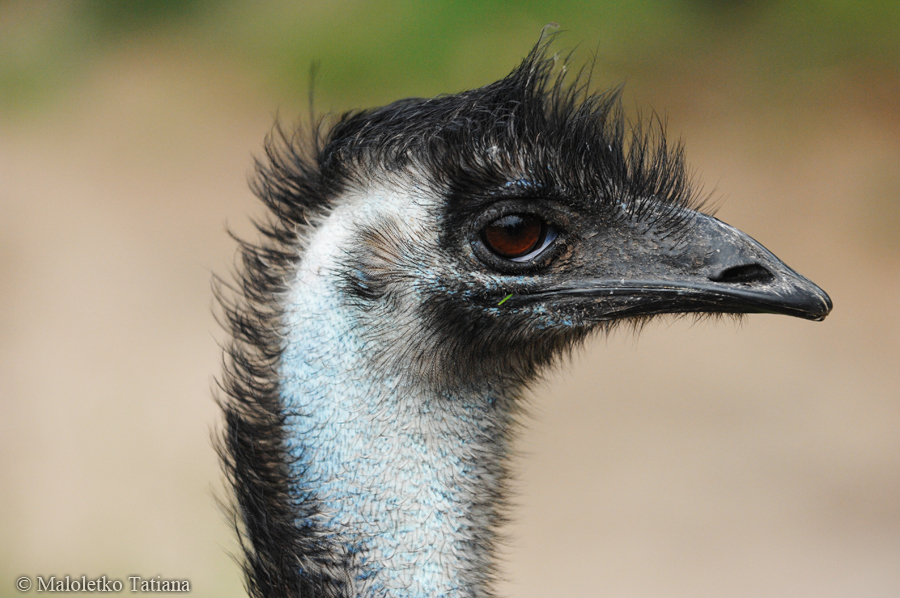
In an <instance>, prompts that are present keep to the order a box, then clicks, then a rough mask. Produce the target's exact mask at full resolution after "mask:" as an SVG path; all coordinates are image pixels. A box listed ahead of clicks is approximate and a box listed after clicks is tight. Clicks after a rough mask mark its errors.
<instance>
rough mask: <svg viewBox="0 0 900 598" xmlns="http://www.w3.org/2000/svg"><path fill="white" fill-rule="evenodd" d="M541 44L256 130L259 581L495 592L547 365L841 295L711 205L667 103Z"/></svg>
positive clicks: (246, 426) (230, 305) (243, 521)
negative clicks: (428, 92)
mask: <svg viewBox="0 0 900 598" xmlns="http://www.w3.org/2000/svg"><path fill="white" fill-rule="evenodd" d="M547 43H548V42H547V40H542V41H541V42H539V43H538V45H537V46H536V47H535V48H534V49H533V50H532V51H531V52H530V54H529V55H528V56H527V57H526V58H525V59H524V61H523V62H522V64H521V65H520V66H518V67H517V68H515V69H514V70H513V71H512V73H511V74H510V75H508V76H507V77H505V78H504V79H502V80H500V81H497V82H495V83H493V84H490V85H487V86H485V87H482V88H480V89H474V90H471V91H466V92H463V93H459V94H456V95H445V96H439V97H436V98H431V99H406V100H400V101H397V102H394V103H392V104H390V105H388V106H385V107H382V108H376V109H372V110H363V111H359V112H353V113H348V114H345V115H343V116H342V117H340V118H339V119H338V120H337V122H336V123H335V124H334V125H333V126H331V127H330V128H329V129H328V130H327V131H325V132H322V131H321V129H322V127H314V128H315V129H316V130H315V131H314V132H313V134H312V135H311V139H309V138H308V136H306V135H302V134H295V135H293V136H290V135H286V134H284V133H283V132H281V129H276V134H274V135H272V136H270V138H269V139H268V140H267V143H266V155H267V160H266V161H265V162H264V163H260V162H258V163H257V175H256V178H255V179H254V184H253V187H254V191H255V192H256V194H257V195H258V196H259V198H260V199H261V200H262V201H263V202H264V203H265V205H266V206H268V209H269V218H268V219H267V220H266V221H265V222H262V223H258V228H259V230H260V231H261V239H262V241H261V242H259V243H247V242H242V243H241V249H240V252H241V266H240V268H239V274H238V275H237V284H235V285H233V287H232V288H231V290H229V287H228V286H227V284H223V283H221V282H220V284H219V286H218V290H219V292H218V295H219V297H220V300H221V301H222V304H223V306H224V313H225V315H226V326H227V327H228V329H229V331H230V333H231V341H230V342H229V344H228V345H227V347H226V359H225V365H226V367H225V372H224V375H223V377H222V379H221V380H220V383H221V387H222V389H223V393H222V396H220V398H219V400H220V402H221V404H222V406H223V408H224V412H225V418H226V423H225V430H224V432H223V434H222V438H221V441H220V443H219V444H220V446H219V448H220V452H221V455H222V458H223V463H224V468H225V471H226V474H227V477H228V479H229V482H230V483H231V485H232V486H233V489H234V505H235V507H234V517H235V520H236V523H238V528H239V530H240V534H239V537H240V538H241V544H242V546H243V550H244V569H245V575H246V580H247V581H246V583H247V589H248V592H249V593H250V595H251V596H254V597H256V598H275V597H284V598H287V597H304V598H306V597H309V598H314V597H336V598H337V597H340V598H357V597H370V596H380V597H381V596H383V597H391V598H414V597H426V596H427V597H446V598H461V597H485V596H491V595H492V591H491V587H492V583H493V580H494V578H495V575H496V564H495V561H494V558H493V551H492V548H493V545H494V543H495V541H496V539H497V534H498V527H499V526H500V525H501V524H502V523H503V521H504V519H505V516H506V507H505V502H504V497H505V496H506V488H505V486H506V482H507V475H508V472H507V467H508V465H507V455H508V452H509V449H510V442H511V434H512V431H513V430H514V428H515V423H516V419H517V417H518V416H519V415H520V412H521V406H520V404H521V395H522V394H523V391H524V389H526V388H527V387H528V386H529V384H530V383H532V382H533V381H535V380H536V379H537V378H538V376H540V374H541V372H542V371H545V370H546V369H547V368H548V367H550V366H552V365H553V364H554V363H555V362H557V361H558V360H559V359H560V358H561V357H563V356H565V355H566V354H567V353H569V352H570V351H571V350H573V348H575V347H577V346H579V344H580V343H581V342H582V341H583V340H584V339H585V338H586V337H588V336H589V335H591V334H592V333H598V332H603V331H608V330H610V329H611V328H613V327H614V326H616V325H618V324H622V323H626V324H630V325H633V326H636V327H639V326H640V325H641V324H642V323H644V322H645V321H647V320H648V319H650V318H653V317H655V316H658V315H660V314H700V315H702V314H744V313H763V312H765V313H775V314H785V315H790V316H796V317H800V318H806V319H811V320H821V319H823V318H824V317H825V316H826V315H827V314H828V313H829V312H830V310H831V307H832V304H831V300H830V299H829V297H828V295H826V294H825V292H824V291H822V290H821V289H820V288H819V287H817V286H816V285H814V284H813V283H812V282H810V281H809V280H807V279H806V278H804V277H802V276H800V275H799V274H797V273H796V272H794V271H793V270H791V269H790V268H788V267H787V266H786V265H785V264H784V263H782V262H781V261H780V260H779V259H778V258H777V257H775V256H774V255H773V254H772V253H770V252H769V251H768V250H766V249H765V248H764V247H763V246H762V245H760V244H759V243H758V242H756V241H754V240H753V239H751V238H750V237H749V236H747V235H746V234H744V233H742V232H740V231H738V230H737V229H735V228H732V227H730V226H728V225H727V224H724V223H723V222H720V221H719V220H717V219H715V218H713V217H712V216H710V215H707V214H704V213H703V212H701V211H700V210H701V208H702V205H701V204H702V198H701V197H700V196H699V194H698V193H697V191H696V189H695V187H694V186H693V185H692V183H691V179H690V177H689V176H688V175H687V174H686V169H685V165H684V160H683V154H682V148H681V146H680V144H676V145H671V144H667V142H666V139H665V136H664V134H663V133H664V132H663V131H662V126H661V125H659V124H658V121H657V123H656V124H655V125H654V124H653V123H650V124H649V125H648V124H647V123H644V124H641V123H640V122H638V123H637V124H629V121H628V119H626V118H625V117H624V116H623V115H622V111H621V108H620V103H619V93H618V92H617V91H612V92H606V93H593V92H591V91H590V90H589V89H588V87H589V85H588V84H589V76H585V75H577V76H575V77H574V80H572V81H571V82H569V81H567V80H566V76H565V68H558V66H557V65H556V61H555V59H554V58H552V57H548V50H547ZM279 133H280V134H279Z"/></svg>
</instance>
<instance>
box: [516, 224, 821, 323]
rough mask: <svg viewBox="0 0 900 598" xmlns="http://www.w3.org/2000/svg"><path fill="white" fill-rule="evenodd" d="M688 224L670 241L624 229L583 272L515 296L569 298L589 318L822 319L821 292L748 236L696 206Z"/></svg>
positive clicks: (639, 230)
mask: <svg viewBox="0 0 900 598" xmlns="http://www.w3.org/2000/svg"><path fill="white" fill-rule="evenodd" d="M688 224H689V226H686V227H684V229H683V231H684V232H683V233H681V234H679V236H678V238H677V239H673V238H667V237H665V236H659V235H654V234H653V231H652V230H649V229H648V228H647V227H644V228H639V227H636V226H635V227H624V228H623V229H620V231H621V232H619V233H617V234H616V235H615V236H614V237H612V238H609V237H608V238H607V239H605V240H602V239H601V240H600V241H598V242H597V245H596V246H595V247H593V248H592V255H593V256H596V257H594V258H593V259H589V260H586V261H587V262H592V264H591V263H586V264H585V265H586V267H585V268H584V269H583V270H582V272H583V274H581V275H580V276H578V277H575V278H571V279H570V280H569V281H568V282H565V283H562V284H560V285H554V286H552V287H551V288H545V289H542V290H541V291H538V292H537V293H534V294H529V295H526V296H523V297H521V300H524V301H529V300H539V299H544V300H545V299H548V298H549V297H548V296H552V297H553V298H554V299H555V300H556V301H558V302H563V303H568V302H570V301H574V302H577V303H580V304H582V305H583V306H585V307H589V309H590V311H591V312H592V318H591V319H597V320H610V319H616V318H622V317H629V316H646V315H653V314H663V313H691V312H705V313H734V314H739V313H772V314H784V315H788V316H796V317H798V318H805V319H808V320H823V319H824V318H825V316H827V315H828V313H829V312H830V311H831V307H832V303H831V299H830V298H829V297H828V295H827V294H826V293H825V291H823V290H822V289H820V288H819V287H818V286H816V285H815V284H813V283H812V282H811V281H809V280H807V279H806V278H804V277H803V276H801V275H799V274H797V273H796V272H794V271H793V270H792V269H791V268H789V267H788V266H787V265H786V264H785V263H784V262H782V261H781V260H780V259H778V258H777V257H775V255H773V254H772V252H770V251H769V250H768V249H766V248H765V247H763V246H762V245H761V244H760V243H758V242H757V241H755V240H754V239H752V238H751V237H749V236H748V235H746V234H744V233H742V232H741V231H739V230H737V229H735V228H733V227H731V226H729V225H727V224H725V223H724V222H721V221H719V220H717V219H716V218H713V217H712V216H707V215H705V214H700V213H696V212H695V213H693V214H692V215H691V217H690V222H689V223H688ZM650 228H652V227H650ZM585 303H587V304H588V305H585Z"/></svg>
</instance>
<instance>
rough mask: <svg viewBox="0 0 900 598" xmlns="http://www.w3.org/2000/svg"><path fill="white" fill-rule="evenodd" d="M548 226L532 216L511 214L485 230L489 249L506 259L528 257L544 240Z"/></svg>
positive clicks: (492, 223)
mask: <svg viewBox="0 0 900 598" xmlns="http://www.w3.org/2000/svg"><path fill="white" fill-rule="evenodd" d="M545 235H546V225H545V224H544V221H543V220H541V219H540V218H538V217H537V216H534V215H532V214H510V215H508V216H503V217H502V218H498V219H496V220H494V221H493V222H491V223H490V224H488V225H487V227H485V229H484V242H485V244H486V245H487V246H488V248H489V249H490V250H491V251H493V252H494V253H496V254H497V255H499V256H500V257H503V258H506V259H514V258H517V257H522V256H524V255H528V254H529V253H530V252H532V251H534V249H535V248H536V247H537V246H538V245H539V244H540V243H541V241H543V240H544V236H545Z"/></svg>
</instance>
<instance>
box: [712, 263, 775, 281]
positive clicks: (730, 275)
mask: <svg viewBox="0 0 900 598" xmlns="http://www.w3.org/2000/svg"><path fill="white" fill-rule="evenodd" d="M709 279H710V280H711V281H713V282H724V283H737V282H758V283H766V282H771V281H773V280H775V276H774V275H773V274H772V273H771V272H769V270H768V269H767V268H765V267H764V266H761V265H759V264H741V265H740V266H733V267H731V268H725V269H724V270H722V271H721V272H718V273H716V274H712V275H710V277H709Z"/></svg>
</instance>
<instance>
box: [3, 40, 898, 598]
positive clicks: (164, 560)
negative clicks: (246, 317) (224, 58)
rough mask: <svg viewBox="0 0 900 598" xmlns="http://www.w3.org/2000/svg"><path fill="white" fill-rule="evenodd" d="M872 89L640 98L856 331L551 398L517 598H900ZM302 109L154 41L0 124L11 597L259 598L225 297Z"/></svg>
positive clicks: (734, 353) (600, 381) (634, 362)
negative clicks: (237, 526) (250, 576)
mask: <svg viewBox="0 0 900 598" xmlns="http://www.w3.org/2000/svg"><path fill="white" fill-rule="evenodd" d="M525 50H526V49H525V48H523V49H522V51H523V52H524V51H525ZM511 66H512V65H511V64H504V65H501V66H499V67H498V71H497V75H498V76H499V75H501V74H502V73H503V72H504V71H505V70H508V68H509V67H511ZM894 75H896V74H894ZM867 76H868V77H870V79H864V80H861V82H857V84H856V85H855V86H851V87H850V88H847V87H842V88H841V89H840V90H839V92H837V91H836V93H835V94H834V95H833V96H829V97H816V98H803V97H799V98H795V99H790V98H789V99H787V100H784V99H782V101H780V102H779V103H778V105H777V106H775V107H773V106H771V105H768V104H766V103H765V102H763V104H762V105H759V104H755V103H753V102H750V101H744V100H743V99H742V98H743V96H741V95H740V94H738V93H736V92H735V91H734V90H735V89H736V88H739V84H736V83H735V82H732V81H725V82H723V83H722V84H721V85H720V86H715V85H707V86H705V87H702V86H701V87H702V88H701V89H691V86H690V85H689V84H688V85H685V86H684V88H683V89H682V88H677V89H675V88H673V89H665V90H658V91H656V92H655V93H651V92H646V91H644V92H641V93H642V94H643V95H636V93H637V92H634V91H630V92H629V95H627V96H626V100H627V101H628V102H632V103H634V104H638V105H645V104H647V103H652V104H653V105H654V106H655V107H657V108H658V109H661V110H666V111H667V112H668V114H669V128H670V130H672V131H673V132H674V133H675V134H676V135H677V134H680V135H682V136H683V137H684V138H685V139H686V140H687V144H688V155H689V159H690V162H691V164H692V165H693V166H694V167H695V168H696V169H697V170H698V171H699V172H700V173H701V174H702V176H703V179H704V180H705V181H706V183H707V185H708V186H709V187H712V186H715V187H716V188H717V189H718V190H719V195H720V196H722V197H724V198H725V200H726V201H725V203H724V205H723V207H722V209H721V210H720V212H719V216H720V217H721V218H722V219H724V220H726V221H727V222H729V223H731V224H734V225H736V226H738V227H739V228H741V229H743V230H745V231H747V232H748V233H750V234H751V235H753V236H754V237H755V238H757V239H759V240H760V241H761V242H763V243H764V244H765V245H766V246H768V247H769V248H770V249H771V250H772V251H774V252H775V253H776V254H777V255H779V256H780V257H782V258H784V259H785V260H786V261H787V262H788V263H789V264H790V265H791V266H793V267H794V268H795V269H797V270H798V271H799V272H801V273H803V274H804V275H806V276H808V277H810V278H811V279H812V280H814V281H815V282H816V283H818V284H819V285H821V286H822V287H823V288H824V289H826V290H827V291H828V292H829V293H830V294H831V297H832V298H833V300H834V303H835V310H834V313H833V314H832V315H831V316H830V317H829V318H828V320H826V321H825V322H824V323H810V322H803V321H795V320H790V319H787V318H780V317H774V316H754V317H750V318H748V319H746V320H745V321H744V323H743V324H742V325H740V326H736V325H734V324H733V323H730V322H720V323H712V322H704V323H700V324H696V325H692V324H691V322H690V321H678V322H676V323H673V324H669V323H663V322H660V323H656V324H654V325H652V326H650V327H649V328H648V329H647V330H645V331H644V332H643V334H642V335H641V337H640V339H639V340H637V341H635V340H633V339H632V338H631V336H630V335H628V334H624V333H622V334H618V335H615V336H613V337H611V338H610V339H608V340H606V341H603V340H598V341H596V342H593V343H592V344H590V346H589V347H588V349H587V350H586V351H585V352H584V353H583V354H581V355H579V357H578V358H577V359H576V360H575V363H574V364H573V365H571V366H570V367H566V368H565V369H564V370H563V371H561V372H559V373H556V374H554V375H552V376H551V377H550V378H549V380H548V381H547V383H546V384H544V385H542V386H541V387H540V388H538V389H537V390H536V392H535V393H534V398H533V418H532V420H531V421H530V422H529V425H528V427H527V429H525V430H523V431H522V436H521V442H520V447H521V450H522V456H521V458H520V459H519V460H518V470H519V472H520V475H519V482H518V485H517V486H518V489H519V491H520V497H519V498H518V503H519V504H520V505H521V507H520V508H519V509H518V510H517V512H516V516H517V522H516V523H515V524H514V525H512V526H511V527H510V529H509V532H510V534H511V537H512V540H511V542H510V544H509V546H508V547H507V548H506V549H505V551H504V553H505V558H506V560H507V564H506V565H505V566H504V574H505V576H506V577H507V579H508V580H509V581H508V582H505V583H503V584H502V587H501V591H502V593H503V594H504V595H510V596H516V597H536V596H617V597H618V596H621V597H638V596H639V597H656V596H659V597H679V596H684V597H687V596H690V597H703V596H708V597H722V596H726V597H729V598H731V597H733V598H741V597H745V596H746V597H763V598H774V597H785V598H799V597H807V596H808V597H816V598H823V597H838V596H840V597H868V598H875V597H885V598H892V597H896V596H900V309H898V307H900V300H898V297H900V276H898V274H900V268H898V266H900V258H898V250H900V240H898V239H900V236H898V232H897V230H898V229H897V227H898V224H900V207H898V204H900V118H898V114H900V104H898V94H897V93H896V92H897V91H898V90H900V86H898V80H900V78H894V79H891V78H890V77H887V78H886V79H885V78H882V77H880V76H879V75H877V74H869V75H867ZM486 82H487V81H481V80H478V81H471V82H470V84H471V85H473V86H474V85H479V84H483V83H486ZM840 83H841V85H843V84H844V83H846V81H842V82H840ZM879 85H883V87H878V86H879ZM791 89H795V90H800V91H798V93H802V89H803V86H802V84H801V85H798V86H796V87H794V88H791ZM447 91H453V90H447ZM666 97H670V98H671V102H667V101H666ZM274 109H275V106H273V105H271V104H269V103H267V102H266V101H265V100H263V99H261V98H259V97H256V96H254V95H253V93H251V92H247V91H246V90H244V89H241V88H239V87H235V86H234V81H233V80H231V79H229V77H228V76H227V73H226V74H224V75H223V74H222V73H211V72H209V71H206V70H204V69H203V68H200V67H197V66H195V65H193V63H191V62H190V61H185V60H183V57H182V56H179V55H173V54H172V53H171V52H167V51H166V49H165V48H164V47H160V46H154V45H148V46H139V47H136V48H135V49H133V50H129V51H123V52H120V53H118V54H115V55H112V56H111V57H109V58H108V59H106V60H105V61H104V62H103V63H101V64H99V65H98V66H96V68H93V69H92V70H91V72H90V75H89V77H88V78H87V80H86V81H85V82H84V83H82V84H81V85H79V86H77V88H76V89H75V90H74V91H73V92H72V93H71V95H70V96H67V97H66V99H65V100H64V101H59V102H57V103H55V104H54V105H53V106H52V107H50V108H49V109H48V111H47V112H46V113H44V114H42V115H41V116H40V117H39V118H36V117H35V118H30V117H29V118H22V119H15V120H9V121H4V120H0V561H2V563H3V564H2V565H0V596H13V595H19V594H18V593H16V592H15V590H14V589H13V580H14V579H15V577H17V576H18V575H22V574H27V575H32V576H33V575H38V574H42V575H50V574H56V575H64V574H72V575H81V574H88V575H91V576H97V575H101V574H107V575H109V576H111V577H118V578H124V577H126V576H128V575H132V574H141V575H143V576H155V575H157V574H160V575H162V576H163V577H166V578H187V579H190V580H191V582H192V587H193V595H195V596H241V595H243V591H242V589H241V580H240V576H239V574H238V569H237V567H236V566H235V564H234V563H233V562H232V561H231V560H230V558H229V556H228V555H227V551H229V550H234V548H235V542H234V541H233V539H232V533H231V530H230V528H229V526H228V525H227V522H226V521H225V520H224V518H223V516H222V515H221V514H220V513H219V511H218V510H217V507H216V505H215V503H214V501H213V498H212V496H213V494H214V493H216V492H219V491H220V486H221V481H220V477H221V476H220V474H219V471H218V466H217V462H216V458H215V455H214V453H213V450H212V448H211V446H210V441H209V437H210V432H211V430H212V429H213V428H215V426H216V425H217V421H218V414H217V411H216V407H215V405H214V403H213V401H212V399H211V393H210V388H211V386H212V384H213V377H214V376H215V375H216V374H217V372H218V370H219V364H220V353H219V349H218V347H217V339H221V338H222V336H223V334H222V332H221V331H220V330H219V329H218V327H217V325H216V324H215V322H214V320H213V318H212V316H211V309H210V307H211V302H212V299H211V292H210V288H209V280H210V274H211V272H212V271H217V272H223V271H227V270H228V268H229V267H230V265H231V263H232V256H233V252H234V243H233V242H232V241H231V240H230V239H229V238H228V237H227V235H226V234H225V232H224V228H225V223H226V222H227V223H228V225H229V226H231V227H232V228H233V229H235V230H236V231H238V232H239V233H245V234H247V233H249V226H248V217H249V216H250V215H253V214H259V213H260V211H259V209H258V207H257V206H256V205H255V203H254V199H253V197H252V196H251V194H250V193H249V191H248V190H247V185H246V177H247V174H248V172H249V169H250V164H251V156H252V154H253V153H257V154H258V153H259V148H260V146H261V140H262V138H263V137H264V135H265V134H266V132H267V131H268V129H269V127H270V125H271V121H272V114H273V112H274ZM292 118H293V115H288V116H287V118H286V119H287V120H291V119H292Z"/></svg>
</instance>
